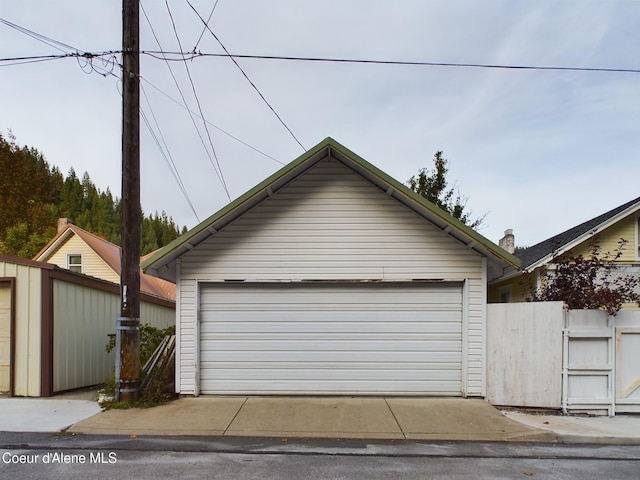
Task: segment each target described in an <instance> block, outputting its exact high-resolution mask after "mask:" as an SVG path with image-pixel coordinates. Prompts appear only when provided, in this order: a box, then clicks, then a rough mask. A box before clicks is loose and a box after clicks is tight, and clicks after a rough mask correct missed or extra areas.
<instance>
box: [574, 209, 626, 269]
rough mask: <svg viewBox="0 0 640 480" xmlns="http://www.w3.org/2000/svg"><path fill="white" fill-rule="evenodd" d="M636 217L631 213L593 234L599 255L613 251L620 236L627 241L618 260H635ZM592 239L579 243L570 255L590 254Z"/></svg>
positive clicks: (623, 261)
mask: <svg viewBox="0 0 640 480" xmlns="http://www.w3.org/2000/svg"><path fill="white" fill-rule="evenodd" d="M636 219H637V216H636V215H635V214H631V215H629V216H628V217H626V218H624V219H622V220H620V221H619V222H617V223H616V224H614V225H612V226H610V227H609V228H607V229H605V230H603V231H602V232H600V233H598V234H597V235H596V236H595V240H596V241H597V243H598V245H599V246H600V252H601V256H603V255H604V254H606V253H607V252H611V253H613V252H615V250H616V249H617V248H618V247H619V245H618V242H619V241H620V239H621V238H623V239H625V240H626V241H627V242H628V243H627V244H626V246H625V248H624V249H623V250H622V256H621V257H620V259H619V260H618V262H620V263H635V262H637V260H638V257H637V256H636V253H637V252H636V245H637V243H636V235H637V233H636ZM593 241H594V239H593V238H592V239H589V240H587V241H585V242H583V243H581V244H580V245H578V246H577V247H575V248H573V249H572V250H571V253H570V255H573V256H576V255H583V256H585V257H588V256H590V255H591V252H592V244H593Z"/></svg>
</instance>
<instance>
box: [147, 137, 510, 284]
mask: <svg viewBox="0 0 640 480" xmlns="http://www.w3.org/2000/svg"><path fill="white" fill-rule="evenodd" d="M327 156H329V157H330V158H332V159H335V160H337V161H339V162H341V163H342V164H344V165H345V166H347V167H348V168H350V169H351V170H353V171H355V172H357V173H358V174H360V175H361V176H363V177H364V178H365V179H367V180H368V181H369V182H371V183H372V184H373V185H376V186H377V187H378V188H380V189H381V190H382V191H384V192H385V193H387V194H388V195H390V196H391V197H392V198H395V199H396V200H398V201H400V202H401V203H403V204H404V205H405V206H407V207H409V208H411V209H412V210H414V211H415V212H416V213H418V214H419V215H420V216H422V217H423V218H426V219H427V220H428V221H430V222H431V223H433V224H435V225H436V226H438V227H439V228H440V229H441V230H443V231H444V230H446V229H448V228H451V231H450V232H447V233H448V234H449V235H451V236H452V237H453V238H456V239H457V240H458V241H460V242H461V243H463V244H464V245H466V246H467V247H469V248H474V249H475V250H476V251H478V252H479V253H481V254H484V255H487V254H491V256H493V257H495V258H497V259H498V260H500V261H502V262H503V263H505V264H507V265H510V266H513V267H515V268H519V267H520V265H521V261H520V259H519V258H517V257H515V256H513V255H511V254H510V253H508V252H507V251H506V250H504V249H502V248H501V247H499V246H498V245H495V244H493V243H492V242H490V241H489V240H488V239H486V238H484V237H483V236H482V235H480V234H479V233H477V232H476V231H475V230H473V229H472V228H470V227H468V226H467V225H465V224H464V223H462V222H460V221H459V220H457V219H455V218H453V217H452V216H450V215H449V214H448V213H446V212H445V211H444V210H442V209H440V208H438V207H437V206H435V205H433V204H432V203H431V202H429V201H427V200H426V199H424V198H423V197H421V196H420V195H418V194H417V193H415V192H413V191H412V190H411V189H409V187H407V186H405V185H403V184H402V183H400V182H399V181H397V180H396V179H394V178H393V177H391V176H389V175H387V174H386V173H385V172H383V171H382V170H380V169H378V168H377V167H375V166H374V165H372V164H371V163H369V162H367V161H366V160H365V159H363V158H362V157H360V156H358V155H357V154H355V153H353V152H352V151H350V150H349V149H347V148H346V147H344V146H342V145H341V144H339V143H338V142H336V141H335V140H333V139H332V138H330V137H328V138H326V139H325V140H323V141H322V142H320V143H319V144H318V145H316V146H315V147H313V148H312V149H310V150H308V151H307V152H305V153H303V154H302V155H301V156H299V157H298V158H296V159H295V160H293V161H292V162H291V163H289V164H288V165H286V166H285V167H283V168H281V169H280V170H278V171H277V172H275V173H274V174H273V175H271V176H270V177H268V178H267V179H265V180H264V181H262V182H260V183H259V184H258V185H256V186H255V187H253V188H252V189H251V190H249V191H248V192H246V193H245V194H243V195H241V196H240V197H238V198H237V199H236V200H234V201H233V202H231V203H230V204H228V205H227V206H226V207H223V208H222V209H221V210H219V211H218V212H216V213H214V214H213V215H212V216H210V217H209V218H207V219H206V220H204V221H203V222H202V223H200V224H199V225H197V226H196V227H194V228H193V229H192V230H190V231H189V232H187V233H185V234H184V235H182V236H181V237H178V238H177V239H175V240H174V241H173V242H171V243H169V244H168V245H166V246H165V247H163V248H162V249H161V250H160V251H159V252H158V253H156V254H155V255H153V256H152V257H151V258H149V259H147V260H145V261H144V262H143V263H142V265H141V266H142V269H143V270H144V271H147V270H150V271H153V272H158V271H159V269H160V268H161V267H162V266H163V265H166V264H168V263H170V262H172V261H174V260H175V259H176V258H178V257H179V256H181V255H182V254H183V253H185V252H186V251H187V249H186V248H185V244H187V243H189V244H191V245H194V246H195V245H197V244H198V243H200V242H202V241H204V240H205V239H206V238H208V237H210V236H211V235H212V233H211V232H210V228H212V227H213V228H214V229H216V230H218V231H219V230H220V229H221V228H223V227H224V226H226V225H228V224H229V223H230V222H232V221H233V220H235V219H236V218H238V217H239V216H240V215H243V214H244V213H246V212H247V211H249V210H250V209H251V208H253V207H255V206H256V205H258V204H259V203H261V202H262V201H264V200H265V199H267V198H268V197H269V196H270V195H273V194H274V193H277V191H278V190H280V189H281V188H282V187H284V186H285V185H286V184H288V183H289V182H290V181H291V180H293V179H294V178H296V177H298V176H299V175H300V174H302V173H303V172H304V171H306V170H307V169H309V168H311V167H312V166H313V165H315V164H316V163H317V162H318V161H320V160H321V159H323V158H325V157H327ZM389 187H391V188H389ZM268 190H270V191H271V193H269V191H268Z"/></svg>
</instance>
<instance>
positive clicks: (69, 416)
mask: <svg viewBox="0 0 640 480" xmlns="http://www.w3.org/2000/svg"><path fill="white" fill-rule="evenodd" d="M94 396H95V392H78V393H75V394H70V395H60V396H55V397H50V398H23V397H12V398H7V397H0V431H3V432H60V431H63V430H66V429H67V428H69V427H70V426H71V425H73V424H75V423H77V422H80V421H81V420H84V419H86V418H89V417H92V416H94V415H96V414H97V413H100V412H101V411H102V408H100V405H98V403H97V402H96V401H94V400H93V398H94Z"/></svg>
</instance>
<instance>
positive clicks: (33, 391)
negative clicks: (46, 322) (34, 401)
mask: <svg viewBox="0 0 640 480" xmlns="http://www.w3.org/2000/svg"><path fill="white" fill-rule="evenodd" d="M0 277H14V278H15V279H16V312H15V315H16V329H15V358H14V360H15V363H14V364H13V374H14V391H13V394H14V395H15V396H25V397H38V396H40V373H41V350H40V348H41V345H40V338H41V331H42V323H41V322H42V276H41V271H40V269H39V268H36V267H30V266H26V265H16V264H13V263H5V262H0Z"/></svg>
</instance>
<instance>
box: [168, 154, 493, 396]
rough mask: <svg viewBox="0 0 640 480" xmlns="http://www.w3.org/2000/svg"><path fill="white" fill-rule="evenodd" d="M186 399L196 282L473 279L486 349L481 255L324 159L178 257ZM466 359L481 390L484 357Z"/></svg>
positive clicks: (475, 319) (191, 378)
mask: <svg viewBox="0 0 640 480" xmlns="http://www.w3.org/2000/svg"><path fill="white" fill-rule="evenodd" d="M180 272H181V273H180V282H181V287H180V289H179V296H180V298H179V304H180V312H179V316H180V320H179V323H180V327H179V336H180V338H179V343H180V351H181V355H180V357H181V364H180V367H179V373H178V374H177V379H178V380H179V385H180V387H179V388H180V392H181V393H185V394H188V393H193V392H195V391H196V390H197V389H196V378H197V372H196V371H195V370H194V369H197V365H198V358H197V357H198V349H197V345H198V341H197V338H196V336H197V328H196V327H197V324H196V319H197V316H196V310H195V302H196V298H197V284H198V282H204V281H207V280H218V281H219V280H257V281H260V280H293V281H298V280H389V281H394V280H395V281H398V280H408V279H425V280H429V279H431V280H452V281H466V280H469V279H471V280H473V281H474V282H475V283H474V286H473V287H472V288H471V289H470V290H469V291H470V292H471V293H473V294H474V296H473V298H472V299H467V300H466V304H468V306H469V307H470V308H472V307H475V311H474V312H475V313H471V317H470V318H468V321H469V322H470V324H471V325H472V326H475V327H474V328H472V329H470V330H469V331H470V332H471V334H472V335H473V337H474V338H469V339H467V343H468V344H469V345H471V346H472V347H473V348H474V349H475V348H479V349H481V348H482V340H481V338H482V333H481V332H482V329H483V326H484V324H483V322H484V313H483V311H484V310H483V309H484V307H483V306H484V303H485V297H483V296H482V295H486V294H485V289H484V287H483V286H482V285H481V284H482V278H483V266H482V259H481V257H480V255H479V254H477V253H476V252H473V251H471V250H469V249H468V248H466V247H465V246H464V245H461V244H460V243H458V242H457V241H456V240H454V239H452V238H451V237H450V236H448V235H447V234H445V233H444V232H442V231H441V230H439V229H438V228H436V227H435V226H433V225H432V224H430V223H429V222H427V221H425V220H424V219H423V218H421V217H419V216H418V215H417V214H415V213H414V212H412V211H410V210H409V209H408V208H407V207H405V206H404V205H401V204H399V203H398V202H397V201H396V200H394V199H392V198H390V197H389V196H388V195H386V193H384V192H382V191H380V190H378V189H377V188H375V187H374V186H372V185H371V184H370V183H369V182H367V181H366V180H364V179H363V178H362V177H360V176H359V175H357V174H355V173H353V172H352V171H351V170H349V169H348V168H346V167H344V166H343V165H342V164H341V163H339V162H337V161H334V160H324V161H322V162H320V163H319V164H317V165H316V166H315V167H313V168H311V169H310V170H309V171H307V172H306V173H305V174H303V175H301V176H300V177H298V178H297V179H296V180H294V181H293V182H291V183H290V184H289V185H287V186H286V187H284V188H283V189H282V190H280V191H278V192H277V193H275V194H274V195H272V196H271V197H270V198H268V199H267V200H266V201H265V202H263V203H262V204H260V205H258V206H256V207H255V208H253V209H252V210H251V211H250V212H247V213H245V214H244V215H243V216H242V217H240V218H239V219H237V220H236V221H235V222H233V223H232V224H230V225H228V226H226V227H225V228H224V229H222V230H221V231H219V232H217V233H216V234H215V235H214V236H212V237H210V238H209V239H208V240H206V241H204V242H202V243H201V244H199V245H198V246H197V247H196V248H194V249H193V250H191V251H190V252H188V253H186V254H185V255H183V256H182V257H181V259H180ZM469 360H470V361H471V362H472V364H473V367H472V369H471V371H470V372H469V373H470V374H473V375H474V380H473V382H472V384H471V385H468V386H467V388H468V389H469V393H470V394H476V395H479V394H480V392H481V391H482V375H481V373H480V374H478V373H477V372H479V371H480V370H481V367H477V365H478V364H481V363H482V358H481V353H476V352H475V350H474V353H473V354H472V355H471V357H470V358H469Z"/></svg>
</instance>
